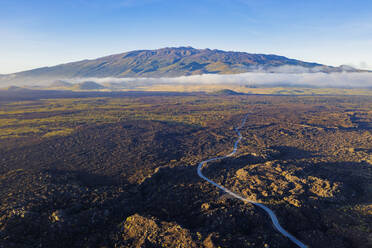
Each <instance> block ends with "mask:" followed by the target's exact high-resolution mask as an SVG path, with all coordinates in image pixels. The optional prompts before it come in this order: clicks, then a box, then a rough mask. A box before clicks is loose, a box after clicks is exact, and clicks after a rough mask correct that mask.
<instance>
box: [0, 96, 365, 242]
mask: <svg viewBox="0 0 372 248" xmlns="http://www.w3.org/2000/svg"><path fill="white" fill-rule="evenodd" d="M371 106H372V100H371V99H370V98H368V97H352V96H350V97H349V96H348V97H332V96H326V97H315V96H303V97H291V96H280V97H279V96H254V95H250V96H249V95H248V96H247V95H218V96H216V95H213V96H211V95H205V94H194V95H192V94H191V95H190V94H189V95H169V96H167V95H161V96H159V95H151V94H148V95H141V96H139V95H136V96H128V95H126V96H123V95H122V96H114V97H107V96H100V97H92V96H90V97H87V98H59V99H47V100H46V99H44V100H43V99H27V101H15V100H14V99H13V100H9V101H3V102H1V105H0V124H1V125H0V134H1V136H0V198H1V205H0V246H1V247H266V248H267V247H294V245H293V244H292V243H291V242H290V241H289V240H287V239H286V238H284V237H283V236H281V235H280V234H279V233H278V232H276V230H274V228H273V227H272V224H271V221H270V219H269V218H268V216H267V215H266V213H265V212H263V211H262V210H260V209H258V208H256V207H254V206H252V205H251V204H244V203H242V202H240V201H238V200H236V199H231V198H230V197H228V196H226V195H225V194H222V193H221V192H219V191H218V190H217V189H216V188H215V187H213V186H212V185H209V184H208V183H206V182H205V181H203V180H201V179H200V178H199V177H198V176H197V173H196V166H197V164H198V162H200V161H202V160H205V159H207V158H210V157H215V156H216V155H222V154H226V153H228V152H230V151H231V147H232V144H233V142H234V140H235V138H236V134H235V132H234V129H233V127H234V126H237V125H238V124H239V123H240V120H241V118H242V117H243V116H244V115H245V114H246V113H249V117H248V119H247V122H246V125H245V127H244V128H242V129H241V132H242V135H243V140H242V142H241V143H240V148H239V150H238V152H237V154H236V155H235V156H234V157H231V158H229V159H225V160H223V161H216V162H214V163H210V164H208V167H207V168H206V169H205V170H204V173H205V174H206V175H207V176H208V177H210V178H212V179H213V180H215V181H217V182H219V183H221V184H222V185H224V186H226V187H227V188H229V189H231V190H233V191H236V192H239V193H241V194H242V195H244V196H246V197H247V198H250V199H253V200H255V201H258V202H263V203H265V204H266V205H267V206H269V207H270V208H271V209H273V210H274V211H275V213H276V214H277V216H278V218H279V220H280V222H281V224H282V226H283V227H284V228H286V229H287V230H288V231H289V232H290V233H292V234H294V235H295V236H296V237H297V238H299V239H300V240H301V241H303V242H304V243H305V244H307V245H309V246H310V247H338V248H339V247H371V245H372V235H371V233H372V224H371V223H372V202H371V200H370V199H372V183H371V182H372V180H371V179H372V134H371V128H372V125H371V123H372V109H371Z"/></svg>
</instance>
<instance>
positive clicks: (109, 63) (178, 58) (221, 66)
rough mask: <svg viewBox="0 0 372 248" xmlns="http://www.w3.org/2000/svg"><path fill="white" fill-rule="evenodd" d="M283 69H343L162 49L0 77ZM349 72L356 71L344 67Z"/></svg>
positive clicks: (250, 56) (11, 79) (34, 78)
mask: <svg viewBox="0 0 372 248" xmlns="http://www.w3.org/2000/svg"><path fill="white" fill-rule="evenodd" d="M282 66H284V67H285V66H286V67H292V68H293V67H299V68H302V69H304V70H307V71H308V72H319V71H320V72H340V71H345V67H333V66H326V65H322V64H319V63H313V62H304V61H301V60H296V59H290V58H287V57H284V56H279V55H274V54H256V53H247V52H235V51H223V50H218V49H213V50H212V49H209V48H206V49H196V48H193V47H165V48H160V49H156V50H134V51H129V52H125V53H119V54H114V55H108V56H104V57H100V58H97V59H89V60H88V59H87V60H81V61H77V62H70V63H65V64H60V65H56V66H51V67H42V68H37V69H33V70H28V71H22V72H18V73H13V74H8V75H1V76H0V82H4V81H9V82H18V81H20V80H26V81H30V80H31V81H45V80H50V79H63V78H65V79H66V78H84V77H98V78H100V77H118V78H125V77H155V78H156V77H178V76H188V75H200V74H207V73H213V74H237V73H244V72H251V71H257V70H260V71H265V72H277V71H276V70H277V69H278V68H280V67H282ZM346 69H347V70H348V71H358V70H356V69H354V68H349V67H347V68H346Z"/></svg>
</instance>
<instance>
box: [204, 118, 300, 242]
mask: <svg viewBox="0 0 372 248" xmlns="http://www.w3.org/2000/svg"><path fill="white" fill-rule="evenodd" d="M247 117H248V115H246V116H245V117H244V118H243V120H242V123H241V124H240V126H239V127H236V128H235V131H236V133H237V134H238V136H239V137H238V139H237V140H236V141H235V143H234V149H233V151H232V152H231V153H229V154H227V155H225V156H221V157H215V158H210V159H207V160H204V161H202V162H200V163H199V165H198V175H199V177H201V178H203V179H204V180H206V181H207V182H209V183H210V184H212V185H214V186H216V187H217V188H219V189H221V190H222V191H224V192H226V193H227V194H229V195H231V196H233V197H234V198H237V199H239V200H241V201H243V202H248V203H251V204H253V205H255V206H257V207H260V208H262V209H263V210H265V212H266V213H267V214H268V215H269V216H270V219H271V221H272V222H273V225H274V227H275V229H276V230H278V232H280V233H281V234H282V235H283V236H285V237H287V238H289V239H290V240H291V241H292V242H293V243H295V244H296V245H297V246H299V247H301V248H307V246H306V245H305V244H303V243H302V242H301V241H299V240H298V239H297V238H296V237H295V236H293V235H292V234H290V233H289V232H287V231H286V230H285V229H284V228H283V227H282V226H281V225H280V224H279V221H278V218H277V217H276V215H275V213H274V212H273V211H272V210H271V209H270V208H268V207H266V206H265V205H264V204H261V203H258V202H254V201H251V200H248V199H246V198H244V197H242V196H240V195H238V194H236V193H234V192H232V191H230V190H228V189H227V188H225V187H223V186H222V185H219V184H218V183H216V182H214V181H212V180H210V179H209V178H207V177H206V176H204V175H203V173H202V169H203V167H204V166H205V165H206V164H207V163H209V162H212V161H215V160H221V159H224V158H228V157H231V156H233V155H234V154H235V153H236V151H237V150H238V144H239V142H240V141H241V139H242V138H243V136H242V135H241V133H240V131H239V130H240V129H241V128H242V127H243V126H244V124H245V121H246V120H247Z"/></svg>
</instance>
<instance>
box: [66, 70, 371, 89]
mask: <svg viewBox="0 0 372 248" xmlns="http://www.w3.org/2000/svg"><path fill="white" fill-rule="evenodd" d="M88 80H89V81H94V82H97V83H100V84H108V83H110V84H128V85H137V86H140V85H155V84H243V85H253V86H254V85H255V86H303V87H335V88H372V73H368V72H352V73H351V72H350V73H348V72H340V73H322V72H317V73H267V72H265V73H264V72H249V73H241V74H232V75H231V74H229V75H219V74H203V75H194V76H181V77H174V78H75V79H73V80H70V81H73V82H74V83H79V82H83V81H88Z"/></svg>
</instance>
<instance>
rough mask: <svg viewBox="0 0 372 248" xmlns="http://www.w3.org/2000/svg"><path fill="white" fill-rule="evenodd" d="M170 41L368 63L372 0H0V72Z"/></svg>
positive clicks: (371, 62) (169, 43)
mask: <svg viewBox="0 0 372 248" xmlns="http://www.w3.org/2000/svg"><path fill="white" fill-rule="evenodd" d="M167 46H193V47H196V48H212V49H213V48H217V49H223V50H235V51H246V52H251V53H273V54H279V55H284V56H287V57H291V58H296V59H302V60H305V61H314V62H320V63H324V64H328V65H340V64H349V65H353V66H356V67H358V68H369V69H372V1H370V0H354V1H349V0H348V1H346V0H63V1H62V0H61V1H57V0H55V1H53V0H49V1H41V0H32V1H30V0H0V55H1V56H0V74H1V73H4V74H5V73H11V72H16V71H21V70H26V69H32V68H36V67H41V66H48V65H56V64H60V63H66V62H71V61H75V60H81V59H87V58H88V59H89V58H96V57H100V56H105V55H110V54H113V53H121V52H125V51H130V50H135V49H155V48H161V47H167Z"/></svg>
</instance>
